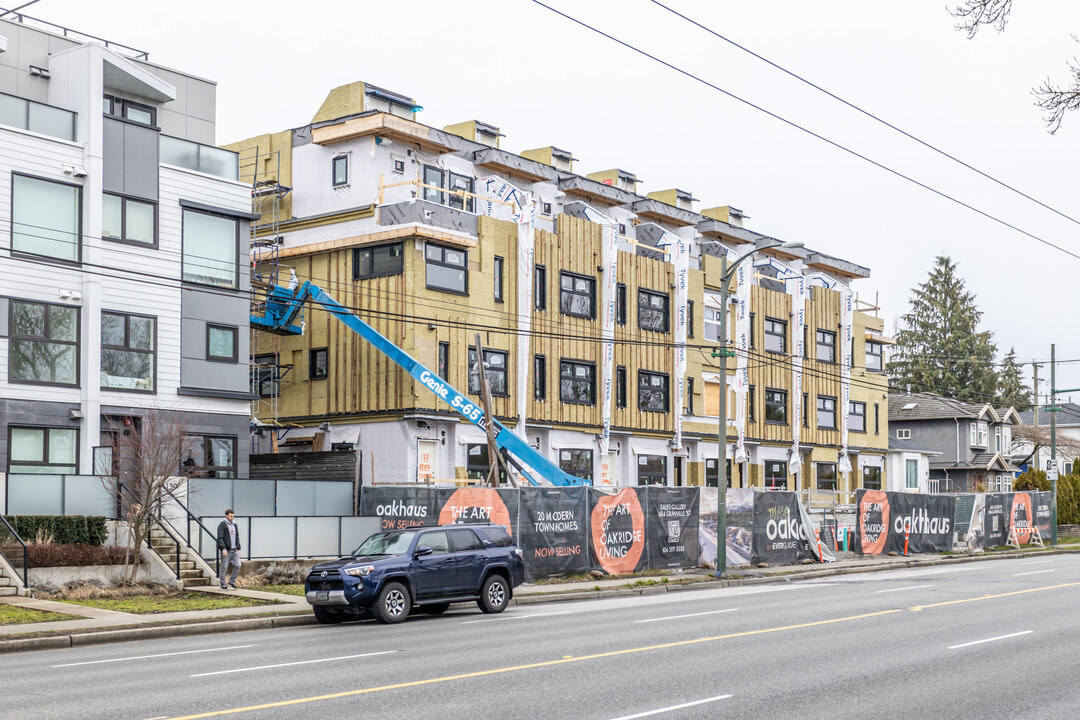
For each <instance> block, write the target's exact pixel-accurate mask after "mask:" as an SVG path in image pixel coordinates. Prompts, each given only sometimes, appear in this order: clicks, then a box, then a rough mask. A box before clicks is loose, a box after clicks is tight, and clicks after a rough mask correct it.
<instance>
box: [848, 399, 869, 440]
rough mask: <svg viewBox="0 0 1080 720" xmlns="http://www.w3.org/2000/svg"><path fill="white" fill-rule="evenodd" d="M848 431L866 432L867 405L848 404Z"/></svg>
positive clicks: (861, 403)
mask: <svg viewBox="0 0 1080 720" xmlns="http://www.w3.org/2000/svg"><path fill="white" fill-rule="evenodd" d="M848 430H850V431H851V432H861V433H864V432H866V403H864V402H850V403H848Z"/></svg>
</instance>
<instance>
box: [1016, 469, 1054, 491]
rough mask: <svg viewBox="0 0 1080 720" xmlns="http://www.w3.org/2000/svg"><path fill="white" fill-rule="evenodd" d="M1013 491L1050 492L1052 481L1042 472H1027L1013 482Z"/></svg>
mask: <svg viewBox="0 0 1080 720" xmlns="http://www.w3.org/2000/svg"><path fill="white" fill-rule="evenodd" d="M1013 490H1017V491H1020V490H1043V491H1049V490H1050V481H1049V480H1047V479H1046V473H1044V472H1043V471H1042V470H1026V471H1024V472H1023V473H1022V474H1021V475H1020V476H1019V477H1018V478H1016V479H1015V480H1013Z"/></svg>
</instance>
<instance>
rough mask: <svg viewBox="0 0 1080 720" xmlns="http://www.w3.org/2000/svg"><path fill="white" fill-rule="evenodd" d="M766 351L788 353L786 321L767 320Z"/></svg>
mask: <svg viewBox="0 0 1080 720" xmlns="http://www.w3.org/2000/svg"><path fill="white" fill-rule="evenodd" d="M765 351H766V352H776V353H786V352H787V323H786V322H785V321H783V320H776V319H774V318H768V317H767V318H765Z"/></svg>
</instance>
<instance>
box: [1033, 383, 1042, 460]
mask: <svg viewBox="0 0 1080 720" xmlns="http://www.w3.org/2000/svg"><path fill="white" fill-rule="evenodd" d="M1041 367H1042V364H1041V363H1031V368H1032V371H1033V374H1034V379H1033V380H1032V381H1031V393H1032V394H1031V396H1032V397H1033V398H1034V399H1035V404H1033V405H1032V406H1031V407H1032V412H1033V413H1034V425H1035V427H1039V368H1041ZM1038 460H1039V458H1037V457H1036V458H1035V465H1036V466H1038V464H1039V462H1038Z"/></svg>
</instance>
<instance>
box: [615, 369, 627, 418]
mask: <svg viewBox="0 0 1080 720" xmlns="http://www.w3.org/2000/svg"><path fill="white" fill-rule="evenodd" d="M615 407H619V408H624V407H626V368H625V367H623V366H622V365H620V366H619V367H617V368H615Z"/></svg>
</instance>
